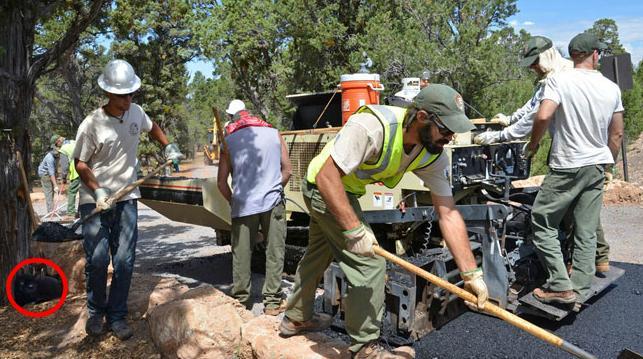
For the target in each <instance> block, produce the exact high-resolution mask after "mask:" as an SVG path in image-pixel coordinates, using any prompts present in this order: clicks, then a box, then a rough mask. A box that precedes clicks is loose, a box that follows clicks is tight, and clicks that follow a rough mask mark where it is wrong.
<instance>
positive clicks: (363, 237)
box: [342, 223, 377, 257]
mask: <svg viewBox="0 0 643 359" xmlns="http://www.w3.org/2000/svg"><path fill="white" fill-rule="evenodd" d="M342 233H343V234H344V238H346V249H347V250H348V251H349V252H352V253H355V254H359V255H361V256H368V257H373V256H374V255H375V253H374V252H373V245H374V244H375V245H376V244H377V239H375V234H373V231H372V230H371V229H370V228H369V227H367V226H365V225H364V223H360V224H359V226H357V227H355V228H353V229H349V230H348V231H344V232H342Z"/></svg>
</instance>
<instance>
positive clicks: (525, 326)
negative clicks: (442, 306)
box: [373, 246, 596, 359]
mask: <svg viewBox="0 0 643 359" xmlns="http://www.w3.org/2000/svg"><path fill="white" fill-rule="evenodd" d="M373 251H374V252H375V254H377V255H378V256H380V257H383V258H384V259H386V260H388V261H389V262H391V263H394V264H397V265H398V266H400V267H402V268H404V269H406V270H407V271H409V272H411V273H413V274H415V275H418V276H420V277H422V278H424V279H426V280H428V281H429V282H431V283H433V284H434V285H436V286H438V287H440V288H443V289H446V290H448V291H449V292H451V293H453V294H455V295H457V296H458V297H460V298H462V299H464V300H466V301H467V302H471V303H476V302H477V298H476V296H475V295H474V294H472V293H469V292H468V291H466V290H464V289H462V288H460V287H458V286H457V285H454V284H451V283H450V282H449V281H446V280H444V279H442V278H440V277H438V276H435V275H433V274H431V273H429V272H427V271H425V270H424V269H422V268H419V267H417V266H415V265H413V264H411V263H409V262H407V261H405V260H403V259H401V258H399V257H397V256H395V255H393V254H391V253H389V252H387V251H386V250H384V249H382V248H381V247H379V246H373ZM482 311H484V312H485V313H487V314H491V315H493V316H495V317H498V318H500V319H502V320H504V321H505V322H507V323H509V324H511V325H513V326H515V327H518V328H520V329H522V330H524V331H526V332H527V333H529V334H531V335H533V336H535V337H536V338H540V339H542V340H544V341H545V342H547V343H549V344H551V345H554V346H556V347H558V348H560V349H562V350H564V351H566V352H568V353H570V354H572V355H574V356H575V357H577V358H586V359H596V357H595V356H593V355H592V354H590V353H588V352H586V351H584V350H583V349H581V348H579V347H577V346H575V345H574V344H572V343H569V342H568V341H566V340H564V339H562V338H560V337H558V336H556V335H554V334H552V333H550V332H548V331H546V330H545V329H543V328H541V327H539V326H537V325H534V324H532V323H530V322H528V321H526V320H524V319H522V318H520V317H519V316H517V315H514V314H512V313H509V312H508V311H506V310H504V309H502V308H500V307H498V306H497V305H494V304H493V303H489V302H487V303H486V304H485V305H484V309H483V310H482Z"/></svg>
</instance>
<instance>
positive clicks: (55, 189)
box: [54, 185, 60, 193]
mask: <svg viewBox="0 0 643 359" xmlns="http://www.w3.org/2000/svg"><path fill="white" fill-rule="evenodd" d="M54 193H60V189H59V188H58V185H55V186H54Z"/></svg>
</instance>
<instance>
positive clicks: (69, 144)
mask: <svg viewBox="0 0 643 359" xmlns="http://www.w3.org/2000/svg"><path fill="white" fill-rule="evenodd" d="M74 147H76V141H74V140H70V141H65V143H64V144H63V145H62V146H60V149H59V150H58V152H60V153H62V154H63V155H65V156H67V159H69V178H68V180H69V181H70V182H71V181H73V180H75V179H76V178H78V172H76V166H75V165H74V157H73V155H74Z"/></svg>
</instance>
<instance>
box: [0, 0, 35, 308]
mask: <svg viewBox="0 0 643 359" xmlns="http://www.w3.org/2000/svg"><path fill="white" fill-rule="evenodd" d="M3 10H4V11H3V12H4V14H3V16H2V17H1V19H0V44H1V45H2V47H3V49H2V50H4V51H3V52H1V53H0V66H1V67H0V77H1V78H2V81H0V131H2V133H1V134H0V278H2V283H3V285H2V286H1V287H0V304H6V298H7V296H6V293H5V285H4V281H5V280H6V278H7V276H8V275H9V272H10V271H11V269H13V267H14V266H15V265H16V264H18V262H20V261H21V260H22V259H24V258H27V257H28V256H29V241H28V239H29V238H30V237H31V225H32V221H31V219H30V218H29V216H28V215H27V213H28V212H27V205H28V202H27V201H29V200H30V198H29V193H18V191H19V188H20V176H19V171H18V163H17V158H16V150H19V151H20V152H21V153H22V154H23V157H24V158H23V159H22V161H23V163H24V165H25V170H26V171H27V173H29V172H30V169H31V165H30V164H31V158H30V157H31V146H30V142H29V135H28V133H27V129H26V128H27V119H28V118H29V114H30V113H31V105H32V98H33V89H34V84H33V79H31V77H30V76H29V67H30V65H31V64H30V59H31V49H32V48H33V38H34V33H33V29H34V26H35V23H34V18H33V17H32V16H30V15H31V14H32V11H31V9H29V6H23V5H22V2H16V6H13V7H11V8H9V9H6V8H5V9H3ZM29 29H31V31H29Z"/></svg>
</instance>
